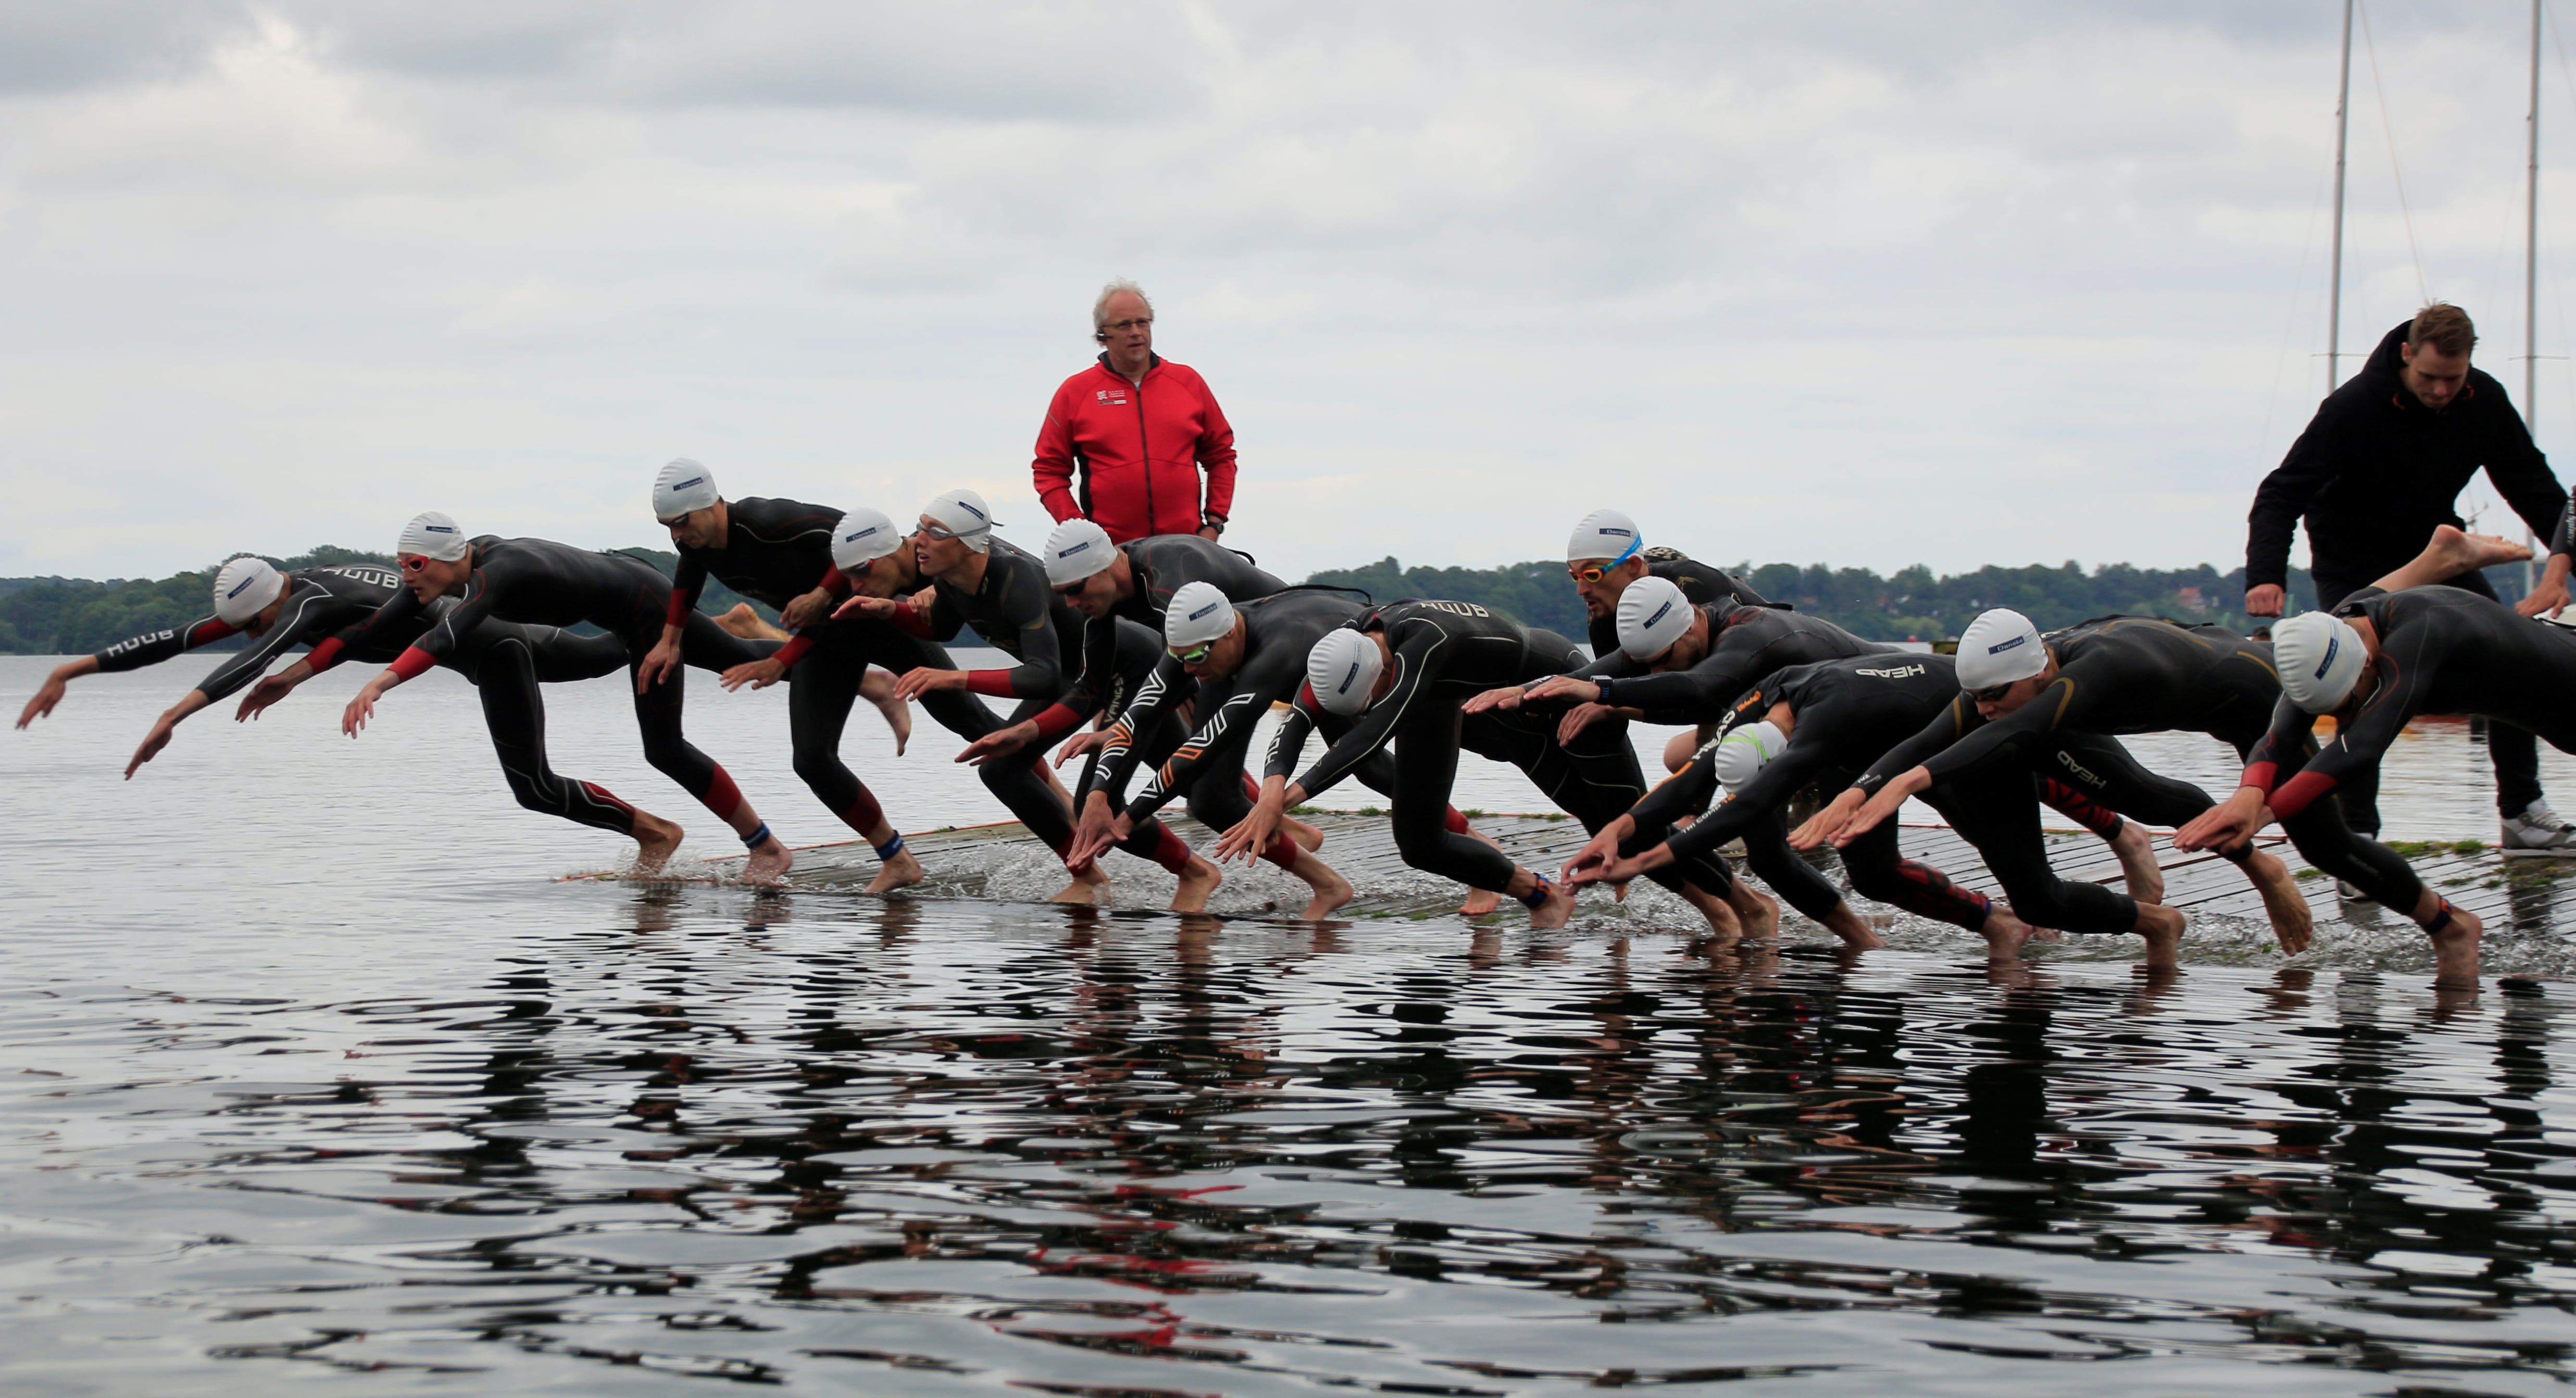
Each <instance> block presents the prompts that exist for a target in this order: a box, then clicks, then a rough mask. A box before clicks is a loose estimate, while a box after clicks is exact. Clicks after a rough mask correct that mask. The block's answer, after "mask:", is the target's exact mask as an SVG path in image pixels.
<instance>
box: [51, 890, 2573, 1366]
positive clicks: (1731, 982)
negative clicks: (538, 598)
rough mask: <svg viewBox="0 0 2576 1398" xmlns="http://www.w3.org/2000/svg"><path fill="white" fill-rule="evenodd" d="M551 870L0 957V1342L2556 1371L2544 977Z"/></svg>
mask: <svg viewBox="0 0 2576 1398" xmlns="http://www.w3.org/2000/svg"><path fill="white" fill-rule="evenodd" d="M486 911H487V912H488V911H489V909H487V910H486ZM532 911H533V910H532ZM543 911H544V913H545V916H544V918H543V919H542V921H540V920H539V919H538V918H535V917H527V918H513V919H511V920H510V927H509V930H508V931H507V932H506V933H495V932H491V931H486V932H483V933H480V934H478V933H475V932H472V931H469V930H463V929H446V930H443V931H442V934H441V940H440V942H439V943H438V951H439V955H438V956H437V957H436V958H435V959H434V961H433V962H432V964H429V965H426V966H423V967H421V968H420V974H419V979H420V982H421V983H420V984H419V985H418V986H416V987H401V986H397V985H394V984H378V985H375V986H372V987H370V988H369V989H368V992H367V993H363V994H354V995H352V994H343V993H338V992H339V990H340V988H339V987H335V986H332V985H329V984H325V983H315V982H310V980H309V978H306V977H302V976H300V975H297V974H295V973H293V972H289V973H287V974H286V975H284V976H282V977H280V981H281V983H280V984H279V985H277V986H276V987H275V991H274V993H272V994H268V995H234V996H223V997H210V998H197V997H191V996H187V995H183V994H175V993H170V992H169V991H167V990H157V989H154V988H152V987H151V986H149V985H145V986H138V987H136V988H134V989H132V990H122V989H118V988H115V987H110V986H107V985H105V984H102V983H98V982H95V981H88V982H84V981H81V980H80V979H79V978H77V977H73V976H70V975H68V974H62V975H58V976H57V977H55V978H54V980H55V982H56V983H57V984H58V985H60V987H61V988H59V989H48V988H45V987H44V986H41V985H24V984H21V985H18V986H14V987H13V988H12V989H11V990H10V991H9V992H8V997H7V1002H6V1003H7V1009H6V1012H5V1024H6V1026H7V1043H6V1048H5V1052H6V1054H7V1055H8V1057H7V1061H8V1062H9V1063H10V1064H11V1065H12V1066H13V1068H15V1069H16V1070H17V1071H16V1073H15V1075H14V1076H13V1077H11V1078H10V1079H9V1080H8V1081H7V1087H6V1091H5V1094H0V1106H4V1107H5V1112H6V1115H5V1118H0V1120H5V1125H6V1138H5V1144H0V1170H5V1171H6V1177H7V1178H8V1180H9V1181H10V1191H9V1204H8V1213H9V1216H10V1220H9V1230H10V1231H9V1232H8V1233H7V1234H0V1244H5V1246H6V1251H5V1261H0V1284H5V1288H6V1289H5V1294H7V1295H10V1296H12V1297H14V1298H17V1302H18V1308H19V1309H18V1312H17V1315H16V1317H15V1319H14V1320H12V1321H10V1322H8V1330H7V1340H8V1344H9V1349H10V1353H11V1354H12V1355H13V1356H14V1358H13V1360H12V1361H11V1366H12V1370H13V1372H16V1373H20V1374H25V1375H29V1376H31V1377H33V1378H36V1379H38V1380H40V1381H42V1382H46V1383H60V1384H64V1385H66V1386H68V1385H71V1384H73V1383H75V1382H77V1381H79V1380H80V1379H81V1378H82V1377H83V1376H84V1375H87V1374H97V1375H100V1376H101V1378H102V1380H103V1382H102V1383H101V1387H102V1388H103V1389H105V1390H120V1389H121V1390H122V1391H135V1389H136V1388H138V1387H145V1386H148V1387H150V1388H151V1389H153V1390H154V1391H162V1392H167V1391H189V1390H192V1389H193V1390H194V1391H237V1390H239V1389H241V1388H243V1387H247V1386H249V1385H252V1384H257V1383H262V1382H268V1381H271V1380H268V1379H263V1378H261V1377H260V1376H259V1375H258V1374H256V1373H252V1372H247V1370H249V1369H255V1368H259V1367H268V1368H279V1367H283V1368H285V1369H288V1370H293V1371H298V1372H306V1371H311V1370H315V1369H319V1368H321V1367H322V1366H331V1367H332V1368H333V1369H334V1370H336V1371H340V1372H346V1373H350V1374H355V1373H359V1372H364V1373H365V1374H366V1375H367V1378H366V1379H365V1380H364V1382H365V1383H366V1384H368V1385H369V1386H371V1387H388V1386H412V1387H438V1386H442V1385H446V1384H453V1383H462V1384H464V1386H467V1387H476V1388H481V1389H482V1390H483V1391H490V1390H491V1389H497V1388H501V1387H508V1388H513V1389H519V1388H533V1387H537V1386H540V1385H544V1384H560V1385H564V1386H566V1387H568V1388H576V1389H581V1390H583V1391H599V1390H598V1389H596V1388H592V1387H589V1385H595V1384H608V1383H614V1384H617V1385H620V1386H625V1387H650V1386H653V1384H654V1381H655V1380H654V1378H653V1377H652V1376H657V1375H658V1376H663V1379H664V1380H665V1381H667V1382H669V1383H672V1384H679V1383H683V1382H688V1381H691V1380H693V1379H696V1378H706V1377H723V1378H734V1379H749V1380H791V1379H792V1380H799V1381H806V1382H815V1383H830V1384H834V1385H839V1386H846V1387H848V1388H851V1389H853V1390H857V1391H868V1392H906V1393H914V1392H919V1393H934V1392H949V1391H969V1390H990V1389H993V1388H996V1387H999V1386H1004V1385H1014V1384H1016V1385H1019V1386H1022V1387H1035V1388H1038V1389H1040V1390H1041V1391H1048V1392H1060V1393H1083V1394H1129V1393H1144V1392H1154V1393H1162V1392H1173V1393H1216V1392H1224V1393H1269V1392H1280V1393H1286V1392H1305V1391H1310V1390H1312V1389H1313V1388H1314V1387H1315V1386H1316V1385H1318V1384H1324V1385H1330V1386H1346V1385H1347V1386H1356V1387H1358V1388H1360V1389H1362V1390H1363V1391H1381V1392H1404V1393H1425V1392H1432V1393H1522V1392H1550V1391H1565V1390H1572V1389H1577V1388H1586V1387H1599V1386H1625V1385H1631V1384H1633V1385H1641V1386H1642V1385H1659V1384H1674V1383H1710V1382H1718V1381H1721V1380H1726V1381H1743V1382H1747V1383H1757V1384H1758V1383H1777V1384H1779V1385H1783V1386H1789V1385H1794V1386H1796V1387H1798V1388H1799V1389H1802V1390H1809V1391H1816V1392H1862V1391H1876V1392H1884V1391H1888V1390H1889V1389H1890V1386H1891V1385H1897V1386H1899V1387H1900V1388H1901V1390H1902V1391H1906V1392H1924V1393H1946V1392H1970V1391H1992V1390H1994V1389H1995V1388H1997V1387H1998V1386H2002V1385H2016V1384H2018V1385H2022V1386H2023V1387H2024V1390H2025V1391H2032V1392H2065V1391H2070V1390H2072V1389H2073V1388H2074V1387H2075V1386H2076V1385H2078V1384H2081V1385H2085V1386H2087V1387H2092V1388H2104V1389H2108V1390H2113V1391H2119V1392H2138V1393H2173V1392H2203V1393H2206V1392H2237V1391H2245V1392H2251V1391H2255V1390H2257V1389H2260V1390H2262V1391H2264V1392H2285V1391H2286V1392H2320V1393H2324V1392H2417V1393H2433V1392H2481V1393H2504V1392H2517V1393H2518V1392H2540V1391H2542V1390H2544V1389H2551V1388H2556V1387H2558V1386H2560V1385H2561V1384H2563V1383H2564V1382H2565V1381H2566V1380H2567V1379H2568V1378H2569V1377H2570V1376H2571V1375H2576V1362H2571V1355H2570V1354H2569V1347H2570V1345H2571V1343H2576V1326H2571V1323H2570V1320H2569V1317H2568V1315H2567V1306H2568V1303H2569V1301H2570V1299H2571V1296H2576V1256H2571V1251H2576V1238H2571V1235H2570V1234H2569V1232H2568V1230H2567V1229H2566V1227H2565V1226H2564V1220H2565V1219H2566V1218H2567V1217H2568V1215H2569V1213H2570V1211H2571V1210H2576V1142H2571V1140H2570V1137H2569V1134H2568V1133H2567V1132H2566V1131H2565V1130H2564V1129H2553V1128H2552V1126H2551V1125H2550V1123H2551V1122H2552V1121H2557V1122H2560V1123H2564V1122H2565V1120H2566V1119H2567V1118H2566V1110H2567V1106H2568V1094H2567V1089H2566V1088H2565V1087H2564V1086H2563V1085H2561V1083H2560V1075H2561V1074H2562V1073H2563V1071H2564V1069H2563V1065H2562V1064H2561V1062H2560V1059H2561V1057H2562V1055H2563V1053H2564V1048H2563V1046H2562V1043H2561V1040H2562V1039H2563V1037H2564V1036H2563V1034H2562V1033H2561V1028H2562V1019H2563V1016H2564V1014H2565V1002H2564V999H2563V997H2562V996H2559V995H2557V994H2556V993H2555V990H2554V988H2550V989H2548V990H2544V989H2543V988H2542V987H2540V986H2538V985H2534V984H2527V983H2515V984H2513V985H2510V986H2508V987H2505V988H2501V989H2490V990H2489V991H2488V992H2486V993H2485V994H2484V995H2483V996H2482V997H2480V998H2479V999H2477V1000H2475V1001H2474V1002H2471V1003H2465V1004H2457V1005H2450V1006H2443V1005H2437V1004H2435V1003H2434V1002H2433V1001H2432V999H2431V998H2430V996H2429V993H2428V992H2426V991H2424V990H2422V989H2421V988H2420V987H2419V985H2417V984H2411V983H2400V982H2397V981H2395V980H2391V981H2387V982H2383V981H2381V980H2379V979H2377V978H2375V977H2373V976H2371V975H2368V974H2363V973H2342V974H2334V973H2326V974H2318V973H2313V972H2308V971H2299V970H2291V971H2280V972H2274V973H2269V974H2265V973H2259V972H2248V971H2233V970H2215V971H2194V972H2192V973H2191V974H2189V975H2187V976H2186V977H2184V978H2182V979H2181V980H2179V981H2177V982H2174V983H2171V984H2168V985H2154V984H2150V983H2149V982H2147V981H2146V980H2144V979H2142V978H2141V976H2140V975H2139V974H2137V973H2133V972H2130V971H2127V970H2124V969H2121V968H2116V967H2104V966H2082V967H2070V968H2067V969H2065V970H2063V971H2057V972H2048V973H2040V974H2034V975H2028V976H2023V977H2019V978H2008V979H2001V980H1990V979H1989V978H1988V977H1987V976H1986V975H1985V974H1984V973H1983V972H1981V971H1973V972H1972V971H1967V970H1963V969H1960V968H1959V967H1957V966H1955V965H1951V964H1945V963H1944V962H1943V961H1941V960H1939V959H1937V958H1933V957H1928V956H1921V955H1915V954H1908V953H1899V954H1895V955H1892V956H1874V957H1871V958H1867V959H1866V960H1864V961H1863V962H1861V963H1859V964H1857V965H1852V966H1845V965H1842V964H1838V963H1837V962H1836V961H1835V960H1833V959H1831V958H1829V957H1822V956H1790V957H1782V956H1779V955H1776V954H1770V955H1763V954H1753V955H1745V956H1736V955H1732V954H1726V953H1719V954H1716V955H1710V954H1707V953H1706V952H1705V950H1704V949H1695V948H1694V947H1693V946H1692V944H1691V943H1690V942H1689V941H1687V940H1686V939H1684V938H1683V937H1681V936H1678V935H1657V934H1649V935H1638V936H1633V937H1618V938H1608V937H1601V936H1597V935H1596V936H1586V935H1582V934H1564V935H1554V936H1551V935H1544V934H1531V933H1528V932H1526V931H1522V932H1491V931H1486V932H1475V931H1470V930H1467V929H1465V928H1463V927H1460V926H1457V925H1454V924H1448V925H1443V924H1438V923H1426V924H1418V925H1416V924H1406V925H1403V926H1400V927H1396V928H1384V927H1370V928H1366V929H1350V930H1342V931H1336V930H1330V929H1327V930H1322V931H1318V930H1313V929H1308V928H1302V927H1297V926H1294V925H1290V924H1255V923H1243V922H1235V923H1226V924H1219V923H1216V922H1214V921H1211V920H1195V921H1185V920H1182V919H1176V918H1170V917H1155V916H1142V915H1139V916H1115V917H1112V916H1102V915H1097V914H1089V913H1065V912H1057V911H1054V910H1046V909H1032V908H1023V907H994V906H988V905H975V904H964V903H932V904H923V905H916V906H897V907H892V908H882V907H880V906H879V905H876V904H872V903H868V902H865V901H861V900H827V899H821V898H816V897H812V896H804V897H800V898H795V899H776V898H760V897H754V896H751V895H748V894H743V893H739V892H735V891H731V890H710V889H702V888H697V889H648V890H640V891H639V890H635V889H621V888H615V887H600V886H590V887H583V888H579V889H577V890H574V891H573V892H571V893H570V894H569V895H568V896H567V897H566V898H565V899H564V900H560V901H558V902H556V903H555V904H554V905H553V906H551V907H550V908H547V909H545V910H543ZM452 920H459V921H464V920H466V919H463V918H455V919H452ZM480 921H481V925H483V926H485V927H487V928H488V927H489V926H490V925H491V923H490V920H489V919H488V918H486V919H482V920H480ZM401 935H402V934H400V933H388V934H384V943H383V944H382V945H380V946H379V947H378V950H380V951H381V950H384V949H385V948H386V947H387V946H390V945H391V944H392V943H393V942H394V941H395V940H397V939H398V938H399V937H400V936H401ZM451 935H452V936H453V937H454V940H449V937H450V936H451ZM475 961H482V962H484V963H485V964H484V969H482V970H481V971H480V973H479V974H478V973H476V972H474V971H470V970H468V969H467V967H466V965H465V964H464V963H468V962H475ZM386 979H387V980H388V981H390V980H392V979H395V978H392V977H387V978H386ZM210 1360H227V1361H232V1362H231V1363H230V1364H210V1362H209V1361H210ZM2094 1361H2118V1362H2116V1363H2107V1362H2106V1363H2095V1362H2094ZM2470 1370H2474V1371H2477V1372H2475V1373H2474V1374H2469V1373H2466V1372H2464V1371H2470ZM459 1371H467V1372H469V1373H470V1374H471V1375H472V1378H471V1382H470V1383H469V1382H466V1381H465V1380H462V1379H454V1378H443V1377H441V1376H442V1375H454V1374H457V1373H459ZM110 1375H112V1376H113V1377H112V1378H109V1377H108V1376H110ZM350 1382H351V1384H352V1386H354V1383H355V1382H356V1381H355V1380H351V1381H350ZM1730 1391H1736V1390H1730Z"/></svg>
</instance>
